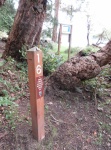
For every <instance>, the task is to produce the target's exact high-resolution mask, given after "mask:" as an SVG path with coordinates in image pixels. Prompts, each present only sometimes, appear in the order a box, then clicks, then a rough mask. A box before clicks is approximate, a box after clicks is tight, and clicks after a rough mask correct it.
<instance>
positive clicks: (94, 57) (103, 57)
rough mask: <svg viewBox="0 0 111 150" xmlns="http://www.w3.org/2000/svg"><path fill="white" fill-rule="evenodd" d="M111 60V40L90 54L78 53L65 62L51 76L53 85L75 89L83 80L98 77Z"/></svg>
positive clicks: (50, 80) (50, 81) (50, 82)
mask: <svg viewBox="0 0 111 150" xmlns="http://www.w3.org/2000/svg"><path fill="white" fill-rule="evenodd" d="M110 61H111V41H109V42H108V43H107V44H106V46H105V47H103V48H101V49H100V50H99V51H98V52H96V53H92V54H90V55H88V56H80V55H76V56H74V57H72V58H71V59H70V60H69V61H66V62H65V63H63V64H62V65H61V66H60V67H59V68H58V69H57V70H56V71H55V72H54V73H53V74H52V75H51V76H50V78H49V84H51V86H57V87H58V88H60V89H67V90H73V89H74V88H75V87H76V86H77V85H78V84H79V83H81V81H84V80H87V79H91V78H94V77H96V76H97V75H98V74H99V73H100V72H101V67H102V66H104V65H106V64H108V63H109V62H110Z"/></svg>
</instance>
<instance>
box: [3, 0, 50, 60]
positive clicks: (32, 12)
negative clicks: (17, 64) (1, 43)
mask: <svg viewBox="0 0 111 150" xmlns="http://www.w3.org/2000/svg"><path fill="white" fill-rule="evenodd" d="M46 3H47V0H38V1H36V0H20V1H19V7H18V10H17V14H16V16H15V19H14V24H13V27H12V30H11V32H10V35H9V38H8V41H7V44H6V50H5V52H4V54H3V58H6V57H7V56H12V57H13V58H15V59H17V60H19V59H20V58H21V53H20V52H19V50H21V49H22V47H23V46H26V47H27V48H31V47H32V46H33V45H38V44H39V40H40V35H41V30H42V25H43V21H44V17H45V13H46Z"/></svg>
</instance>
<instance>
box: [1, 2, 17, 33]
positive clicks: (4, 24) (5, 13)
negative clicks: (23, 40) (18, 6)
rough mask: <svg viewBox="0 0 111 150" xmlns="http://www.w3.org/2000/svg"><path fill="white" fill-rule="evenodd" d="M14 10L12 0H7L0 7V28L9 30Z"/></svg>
mask: <svg viewBox="0 0 111 150" xmlns="http://www.w3.org/2000/svg"><path fill="white" fill-rule="evenodd" d="M15 13H16V10H15V8H14V3H13V0H7V1H6V2H5V5H3V6H2V7H1V8H0V30H1V31H6V32H9V31H10V29H11V27H12V25H13V22H14V16H15Z"/></svg>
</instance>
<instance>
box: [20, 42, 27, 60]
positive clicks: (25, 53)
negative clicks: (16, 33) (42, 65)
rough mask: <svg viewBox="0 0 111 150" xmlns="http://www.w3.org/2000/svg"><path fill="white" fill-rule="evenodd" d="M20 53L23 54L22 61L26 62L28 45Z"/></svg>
mask: <svg viewBox="0 0 111 150" xmlns="http://www.w3.org/2000/svg"><path fill="white" fill-rule="evenodd" d="M19 53H20V54H21V58H20V59H21V60H26V55H27V47H26V45H23V46H22V48H21V49H20V50H19Z"/></svg>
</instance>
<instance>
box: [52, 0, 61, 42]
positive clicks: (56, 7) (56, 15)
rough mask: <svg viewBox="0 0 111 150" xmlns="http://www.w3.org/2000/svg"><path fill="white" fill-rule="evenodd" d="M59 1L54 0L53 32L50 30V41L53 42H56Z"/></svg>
mask: <svg viewBox="0 0 111 150" xmlns="http://www.w3.org/2000/svg"><path fill="white" fill-rule="evenodd" d="M59 3H60V0H55V15H54V26H53V32H52V41H54V42H57V26H58V12H59Z"/></svg>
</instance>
